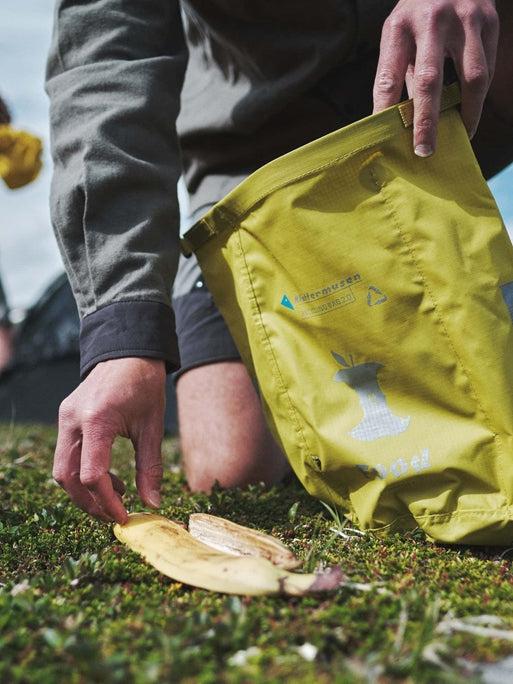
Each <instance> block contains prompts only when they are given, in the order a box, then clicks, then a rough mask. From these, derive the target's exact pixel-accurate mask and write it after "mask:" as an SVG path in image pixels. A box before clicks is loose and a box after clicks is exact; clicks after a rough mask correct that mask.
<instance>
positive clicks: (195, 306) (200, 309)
mask: <svg viewBox="0 0 513 684" xmlns="http://www.w3.org/2000/svg"><path fill="white" fill-rule="evenodd" d="M208 209H209V207H202V208H201V210H199V211H197V212H195V214H193V215H192V216H191V218H190V220H189V221H187V226H192V224H193V223H195V221H196V220H197V219H199V218H200V217H201V216H202V215H203V214H204V213H206V212H207V211H208ZM173 308H174V312H175V319H176V334H177V336H178V348H179V350H180V369H179V370H178V371H177V372H176V373H175V374H174V376H173V377H174V379H175V381H176V380H177V379H178V378H179V377H180V375H182V374H183V373H185V371H187V370H190V369H191V368H195V367H197V366H204V365H206V364H208V363H217V362H219V361H233V360H235V359H240V355H239V352H238V351H237V347H236V346H235V342H234V341H233V339H232V336H231V334H230V331H229V330H228V326H227V325H226V323H225V322H224V318H223V317H222V316H221V313H220V311H219V309H218V308H217V306H216V304H215V302H214V299H213V297H212V295H211V294H210V292H209V290H208V288H207V286H206V285H205V282H204V280H203V276H202V273H201V270H200V267H199V265H198V262H197V260H196V257H195V256H194V255H192V256H191V257H188V258H185V257H184V256H181V257H180V262H179V265H178V272H177V275H176V279H175V283H174V287H173Z"/></svg>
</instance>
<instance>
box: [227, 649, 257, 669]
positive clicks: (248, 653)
mask: <svg viewBox="0 0 513 684" xmlns="http://www.w3.org/2000/svg"><path fill="white" fill-rule="evenodd" d="M259 653H260V649H259V648H257V647H256V646H250V647H249V648H247V649H246V650H245V651H237V652H236V653H234V654H233V655H232V656H231V657H230V658H229V659H228V664H229V665H234V666H236V667H242V665H245V664H246V663H247V662H248V660H249V659H250V658H253V657H254V656H257V655H258V654H259Z"/></svg>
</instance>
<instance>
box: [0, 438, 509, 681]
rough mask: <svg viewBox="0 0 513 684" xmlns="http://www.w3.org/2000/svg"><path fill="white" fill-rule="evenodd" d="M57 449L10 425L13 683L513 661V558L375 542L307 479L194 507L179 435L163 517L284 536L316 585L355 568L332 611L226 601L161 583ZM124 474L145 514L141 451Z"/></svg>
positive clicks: (127, 459) (376, 674) (361, 672)
mask: <svg viewBox="0 0 513 684" xmlns="http://www.w3.org/2000/svg"><path fill="white" fill-rule="evenodd" d="M55 440H56V431H55V430H54V429H53V428H47V427H42V426H30V425H25V426H24V425H10V426H9V425H5V426H0V490H1V499H0V681H1V682H9V683H14V684H15V683H17V682H20V683H21V682H23V683H30V684H32V683H41V684H47V683H48V684H53V683H54V682H61V681H62V682H70V683H71V684H74V683H78V684H82V683H88V682H109V683H110V682H113V683H116V682H123V684H131V683H134V684H147V683H151V682H159V683H160V682H184V683H188V682H191V683H192V682H194V683H195V684H196V683H201V684H207V683H210V682H222V683H224V682H227V683H232V682H233V683H237V684H238V683H241V684H242V683H246V682H265V683H266V684H267V683H274V682H283V681H290V682H294V684H295V683H296V682H297V683H300V684H301V683H303V682H304V683H311V682H313V681H315V682H318V683H319V684H323V683H324V682H326V683H327V682H330V683H331V682H335V683H338V682H340V683H345V682H351V683H352V682H356V683H358V682H380V683H381V682H392V681H398V682H415V683H417V682H444V683H446V682H463V681H465V682H472V681H475V682H478V681H480V679H481V674H480V673H482V672H485V671H486V667H487V666H488V664H489V663H493V662H500V661H501V660H503V659H505V658H507V657H509V656H512V655H513V575H512V573H511V559H512V557H513V551H512V550H511V549H496V548H457V547H452V548H451V547H445V546H440V545H436V544H433V543H431V542H429V541H427V540H426V539H425V538H424V535H423V534H421V533H418V532H416V533H410V534H407V535H403V536H400V535H398V534H396V535H392V536H389V537H375V536H373V535H371V534H361V533H358V532H357V531H355V530H353V529H352V528H351V526H350V525H348V523H347V521H346V520H345V519H344V518H343V516H341V514H340V513H339V512H338V511H336V510H335V509H333V510H332V511H331V512H330V511H328V510H327V509H326V508H324V507H323V506H322V505H321V504H320V503H319V502H317V501H316V500H314V499H312V498H311V497H310V496H309V495H308V494H307V493H306V492H305V491H304V490H303V489H302V487H301V486H300V485H299V484H298V482H297V481H296V480H295V479H294V478H292V477H291V478H289V480H287V481H286V482H284V483H282V484H281V485H279V486H276V487H274V488H273V489H271V490H265V489H264V487H262V486H254V487H250V488H248V490H245V491H243V490H238V489H233V490H221V489H220V488H218V487H216V488H214V491H213V492H212V493H211V494H209V495H207V494H192V493H191V492H190V491H189V490H188V488H187V486H186V483H185V480H184V478H183V475H182V472H181V469H180V455H179V448H178V443H177V440H176V439H175V438H173V437H166V439H165V440H164V444H163V457H164V462H165V478H164V484H163V506H162V509H161V513H162V514H163V515H165V516H167V517H169V518H171V519H174V520H178V521H182V522H185V523H186V522H187V520H188V516H189V515H190V514H191V513H193V512H197V511H202V512H208V513H213V514H215V515H219V516H223V517H226V518H229V519H231V520H233V521H235V522H238V523H240V524H243V525H247V526H250V527H255V528H257V529H260V530H262V531H265V532H268V533H270V534H273V535H275V536H276V537H277V538H279V539H281V540H282V541H283V542H285V543H286V544H287V545H288V546H289V547H290V548H291V549H292V550H293V551H294V552H295V553H296V555H297V556H298V557H299V558H300V559H301V560H302V563H303V569H304V570H306V571H313V570H322V569H323V568H325V567H328V566H330V565H333V564H339V565H340V566H341V567H342V569H343V576H344V578H343V582H342V584H341V586H340V587H339V588H338V589H336V590H335V591H334V592H333V593H330V594H325V595H320V596H316V597H302V598H283V597H244V596H241V597H239V596H229V595H221V594H216V593H211V592H207V591H204V590H201V589H196V588H194V587H190V586H187V585H184V584H179V583H177V582H174V581H173V580H172V579H170V578H168V577H164V576H162V575H160V574H159V573H158V572H157V571H156V570H154V568H152V567H151V566H150V565H148V564H147V563H145V562H144V561H143V560H142V559H141V557H139V556H138V555H136V554H134V553H133V552H131V551H130V550H129V549H127V548H125V547H124V546H123V545H121V544H120V543H119V542H118V541H117V540H116V539H115V537H114V535H113V533H112V526H111V525H110V524H106V523H104V522H100V521H96V520H93V519H91V518H89V517H88V516H87V515H86V514H84V513H83V512H81V511H80V510H79V509H78V508H76V507H75V506H74V505H73V504H72V503H71V502H70V501H69V499H68V498H67V495H66V494H65V492H63V491H62V490H61V489H60V488H59V487H58V486H57V485H56V484H55V482H54V481H53V480H52V477H51V463H52V455H53V449H54V446H55ZM113 466H114V467H115V468H116V472H117V474H118V475H119V476H120V477H121V478H122V479H123V480H124V481H125V482H126V483H127V485H128V488H127V494H126V497H125V502H126V505H127V507H128V508H129V510H131V511H138V510H143V509H144V507H143V506H142V504H141V502H140V500H139V497H138V495H137V492H136V490H135V487H134V484H133V477H134V473H133V454H132V449H131V447H130V444H129V442H127V441H126V440H118V441H117V442H116V443H115V445H114V456H113Z"/></svg>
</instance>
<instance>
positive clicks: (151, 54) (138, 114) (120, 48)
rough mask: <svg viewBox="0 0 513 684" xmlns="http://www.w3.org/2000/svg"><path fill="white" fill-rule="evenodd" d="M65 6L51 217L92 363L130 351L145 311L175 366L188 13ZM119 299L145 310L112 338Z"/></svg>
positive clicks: (57, 69) (136, 6) (57, 41)
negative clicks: (180, 123)
mask: <svg viewBox="0 0 513 684" xmlns="http://www.w3.org/2000/svg"><path fill="white" fill-rule="evenodd" d="M57 6H58V11H57V15H56V16H57V21H56V26H55V31H54V36H53V41H52V45H51V49H50V54H49V60H48V69H47V92H48V94H49V97H50V115H51V128H52V153H53V157H54V177H53V183H52V194H51V210H52V220H53V224H54V229H55V232H56V236H57V240H58V242H59V246H60V248H61V252H62V255H63V259H64V262H65V265H66V269H67V272H68V275H69V277H70V281H71V284H72V287H73V291H74V294H75V297H76V300H77V304H78V307H79V311H80V315H81V317H82V318H84V317H85V318H84V321H83V326H82V330H83V332H84V334H86V335H87V338H88V339H87V346H88V348H89V349H90V347H91V344H93V346H95V351H94V354H89V356H91V357H92V356H97V357H98V358H100V357H103V358H105V354H109V353H110V352H115V351H116V350H117V352H118V353H117V355H118V356H120V355H130V351H129V350H130V349H133V348H134V339H133V335H134V328H133V326H134V324H135V323H136V322H137V318H138V317H140V316H142V318H143V319H145V322H146V323H147V324H148V325H150V327H151V328H152V329H151V330H149V331H147V333H148V334H147V335H146V338H147V340H146V341H147V342H148V340H151V344H150V345H149V346H150V347H151V350H149V351H148V355H150V356H158V357H159V356H160V357H161V358H166V360H167V361H168V362H169V363H172V361H173V360H172V359H169V358H168V357H169V354H170V353H172V351H171V348H170V344H169V337H171V336H172V335H173V334H174V331H173V329H172V325H173V319H172V315H171V313H170V290H171V284H172V281H173V278H174V273H175V269H176V263H177V258H178V228H179V214H178V203H177V198H176V183H177V180H178V178H179V175H180V173H181V167H180V155H179V149H178V143H177V139H176V133H175V118H176V116H177V113H178V108H179V95H180V88H181V82H182V78H183V71H184V68H185V48H184V43H183V37H182V28H181V22H180V13H179V8H178V6H177V4H175V3H172V2H169V0H152V1H150V0H139V2H133V3H130V4H128V5H127V4H126V3H122V2H121V1H120V0H98V1H97V2H95V3H82V2H78V0H77V2H60V0H59V1H58V3H57ZM127 8H128V9H127ZM121 303H123V304H122V305H121V306H122V308H123V310H126V311H128V310H129V309H132V308H133V307H131V306H130V303H136V307H139V313H138V314H134V315H133V316H128V317H125V327H123V325H117V324H116V330H115V334H114V336H112V335H109V334H107V335H106V334H105V332H106V327H105V326H106V325H107V328H108V327H109V320H111V318H110V317H109V316H108V315H105V313H106V312H107V311H109V310H111V311H112V312H114V309H110V307H112V306H114V305H115V306H116V312H117V311H118V309H119V306H120V304H121ZM143 311H146V312H147V313H146V314H144V313H143ZM111 322H113V321H111ZM135 332H137V331H135ZM125 333H126V334H125ZM166 338H167V339H166ZM139 343H140V340H139V341H138V342H137V344H135V347H137V346H138V345H139V346H140V344H139ZM125 347H126V352H127V353H126V354H125V353H124V352H125ZM107 358H110V356H107Z"/></svg>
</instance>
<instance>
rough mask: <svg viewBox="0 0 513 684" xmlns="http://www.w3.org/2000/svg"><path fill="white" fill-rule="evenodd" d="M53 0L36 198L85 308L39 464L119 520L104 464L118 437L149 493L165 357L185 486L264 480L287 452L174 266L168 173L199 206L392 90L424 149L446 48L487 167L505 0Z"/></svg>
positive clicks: (230, 350)
mask: <svg viewBox="0 0 513 684" xmlns="http://www.w3.org/2000/svg"><path fill="white" fill-rule="evenodd" d="M56 10H57V11H56V17H57V19H56V25H55V30H54V35H53V40H52V45H51V48H50V53H49V57H48V65H47V80H46V88H47V92H48V95H49V98H50V111H51V127H52V139H53V157H54V165H55V168H54V179H53V191H52V199H51V205H52V216H53V222H54V227H55V231H56V234H57V239H58V241H59V244H60V246H61V248H62V252H63V256H64V260H65V263H66V266H67V271H68V274H69V277H70V280H71V283H72V286H73V290H74V294H75V297H76V300H77V304H78V307H79V310H80V314H81V317H82V327H81V372H82V376H83V380H82V382H81V384H80V385H79V386H78V387H77V389H76V390H75V391H74V392H73V393H72V394H71V395H70V396H69V397H68V398H67V399H66V400H65V401H64V402H63V403H62V405H61V408H60V416H59V433H58V440H57V445H56V450H55V458H54V469H53V474H54V478H55V479H56V481H57V482H58V483H59V484H60V485H61V486H62V487H64V489H65V490H66V491H67V492H68V494H69V496H70V497H71V499H72V500H73V501H74V502H75V503H76V504H77V505H78V506H80V507H81V508H82V509H84V510H85V511H87V512H88V513H90V514H91V515H94V516H97V517H99V518H102V519H104V520H116V521H117V522H119V523H123V522H124V521H125V520H126V518H127V511H126V509H125V507H124V505H123V503H122V495H123V492H124V484H123V483H122V482H121V481H120V480H119V479H118V478H117V477H116V476H115V475H114V474H112V473H111V472H110V463H111V447H112V443H113V441H114V439H115V438H116V436H117V435H121V436H124V437H126V438H129V439H130V440H131V441H132V443H133V446H134V450H135V463H136V484H137V488H138V491H139V494H140V496H141V498H142V501H143V502H144V503H145V504H146V505H148V506H149V507H151V508H153V509H156V508H158V506H159V505H160V483H161V479H162V462H161V455H160V445H161V439H162V434H163V430H162V424H163V415H164V402H165V399H164V396H165V392H164V388H165V378H166V371H167V372H171V371H175V372H176V391H177V401H178V420H179V430H180V443H181V450H182V456H183V461H184V468H185V474H186V476H187V479H188V482H189V485H190V487H191V488H192V489H193V490H207V491H208V490H209V489H210V488H211V487H212V485H213V483H214V482H215V481H218V482H219V483H220V485H222V486H225V487H228V486H244V485H247V484H248V483H251V482H255V481H264V482H265V483H266V484H268V485H270V484H272V483H274V482H276V481H278V480H280V478H282V477H283V475H284V474H285V473H286V472H287V469H288V465H287V461H286V458H285V456H284V455H283V454H282V453H281V452H280V450H279V448H278V446H277V445H276V444H275V443H274V441H273V439H272V437H271V435H270V433H269V430H268V428H267V426H266V424H265V420H264V418H263V414H262V410H261V407H260V402H259V399H258V389H257V388H255V387H254V386H253V384H252V382H251V380H250V377H249V375H248V373H247V371H246V370H245V368H244V366H243V364H242V362H241V360H240V358H239V355H238V353H237V349H236V348H235V345H234V344H233V342H232V340H231V338H230V336H229V333H228V331H227V329H226V327H225V325H224V322H223V319H222V317H221V316H220V315H219V313H218V311H217V309H216V307H215V304H214V302H213V301H212V297H211V296H210V294H209V292H208V290H207V289H206V287H205V284H204V283H203V280H202V277H201V273H200V272H199V270H198V268H197V265H196V264H195V263H194V261H184V260H182V261H181V262H180V265H179V267H178V237H179V225H180V218H179V209H178V202H177V195H176V187H177V183H178V181H179V178H180V176H181V175H182V174H183V178H184V180H185V184H186V186H187V190H188V194H189V200H190V211H191V219H190V220H191V221H194V220H195V218H197V217H198V216H199V215H201V214H202V213H203V212H205V211H206V210H207V209H208V208H209V207H210V206H212V204H214V203H215V202H216V201H218V200H220V199H221V198H222V197H223V196H224V195H225V194H226V193H227V192H228V191H229V190H231V189H232V188H233V187H235V185H237V184H238V183H239V182H240V181H241V180H243V179H244V178H245V177H247V176H248V175H249V174H250V173H252V172H253V171H254V170H256V169H257V168H258V167H260V166H261V165H263V164H264V163H266V162H268V161H270V160H272V159H273V158H275V157H278V156H279V155H281V154H283V153H285V152H288V151H289V150H291V149H293V148H296V147H299V146H300V145H302V144H304V143H306V142H309V141H311V140H313V139H315V138H318V137H320V136H322V135H324V134H327V133H329V132H331V131H333V130H335V129H337V128H340V127H342V126H344V125H346V124H348V123H350V122H352V121H355V120H357V119H360V118H362V117H364V116H366V115H368V114H370V113H371V112H372V111H376V112H377V111H380V110H382V109H384V108H386V107H388V106H391V105H393V104H396V103H397V102H399V101H400V99H402V98H403V97H404V96H405V93H406V91H407V92H408V94H409V95H410V96H411V97H413V100H414V111H415V114H414V133H413V150H412V154H413V153H415V154H417V155H419V156H420V157H427V156H430V155H431V154H434V153H435V150H436V131H437V122H438V107H439V101H440V94H441V89H442V86H443V81H444V65H445V64H446V63H447V60H448V59H449V60H450V61H451V62H452V65H453V69H454V71H455V73H456V75H457V77H458V79H459V82H460V86H461V95H462V102H461V115H462V118H463V122H464V124H465V126H466V129H467V131H468V134H469V136H471V137H472V139H473V145H474V149H475V152H476V155H477V156H478V159H479V161H480V164H481V168H482V170H483V173H484V175H485V176H486V177H490V176H491V175H493V174H495V173H497V172H498V171H499V170H500V169H501V168H504V167H505V166H506V165H507V164H509V162H510V161H511V160H512V159H513V98H512V95H511V87H510V84H511V82H512V78H513V59H512V56H513V55H512V47H511V46H512V45H513V9H512V4H511V3H510V2H508V0H496V2H494V0H436V1H435V2H429V3H426V2H425V0H399V2H395V1H394V2H393V1H391V0H347V1H344V0H340V1H338V2H334V1H333V0H321V1H320V3H318V4H316V5H315V8H313V7H312V5H311V3H306V2H304V1H301V2H298V0H294V1H293V2H292V1H289V2H287V1H286V0H282V2H280V3H258V2H244V1H243V2H240V0H239V2H231V1H230V0H182V1H181V2H178V1H177V0H154V1H153V2H151V3H144V9H143V6H142V4H141V6H140V7H139V5H138V3H132V4H130V5H126V4H121V3H120V2H119V0H98V2H97V3H95V5H94V8H91V6H90V5H88V4H87V3H83V2H79V1H78V0H66V1H65V2H64V0H57V8H56ZM405 85H406V89H405ZM175 122H176V123H175ZM276 230H279V226H276ZM177 268H178V273H177V275H176V280H175V273H176V271H177ZM173 283H174V285H173ZM172 287H173V302H171V299H170V296H171V289H172ZM173 311H174V314H173ZM174 315H176V323H175V320H174ZM175 328H176V333H177V335H178V345H179V346H178V347H177V344H176V338H175Z"/></svg>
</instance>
